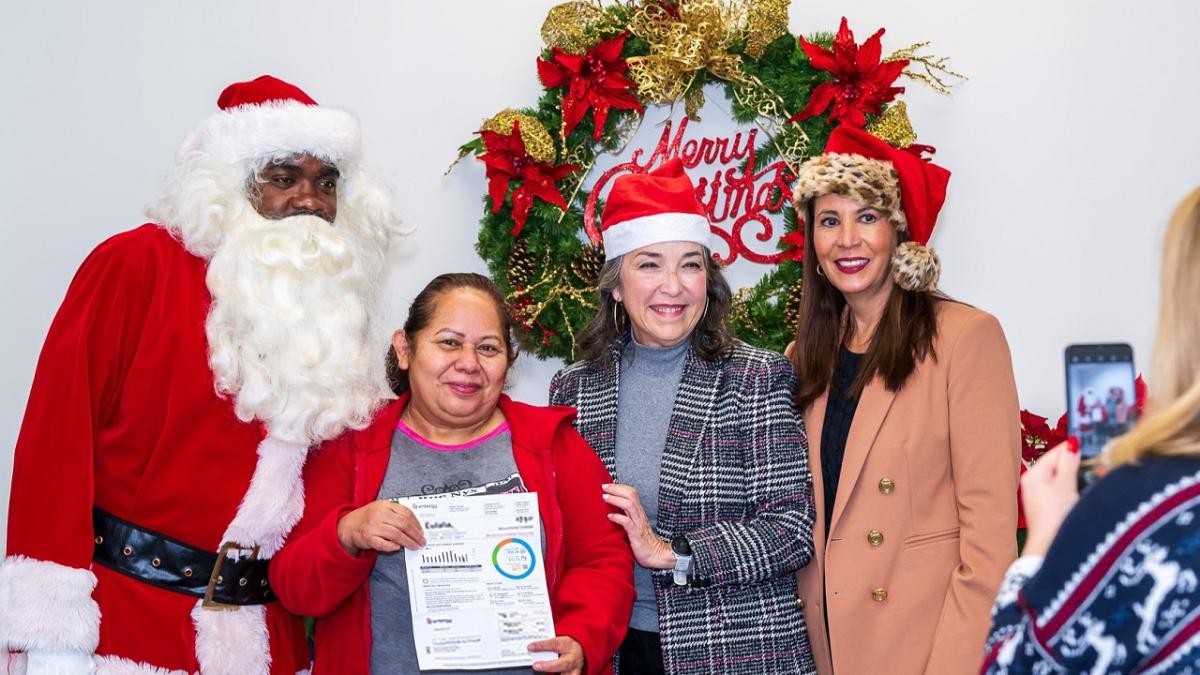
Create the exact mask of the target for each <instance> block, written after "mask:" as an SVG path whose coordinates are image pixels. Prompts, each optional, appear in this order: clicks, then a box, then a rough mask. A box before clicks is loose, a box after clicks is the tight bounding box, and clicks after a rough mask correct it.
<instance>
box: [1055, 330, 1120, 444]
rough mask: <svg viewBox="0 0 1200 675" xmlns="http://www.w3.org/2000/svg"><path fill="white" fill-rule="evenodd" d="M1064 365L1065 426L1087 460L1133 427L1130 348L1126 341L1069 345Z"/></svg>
mask: <svg viewBox="0 0 1200 675" xmlns="http://www.w3.org/2000/svg"><path fill="white" fill-rule="evenodd" d="M1066 366H1067V422H1068V423H1067V427H1068V430H1069V432H1070V433H1071V434H1074V435H1075V437H1076V438H1078V439H1079V454H1080V456H1082V457H1083V458H1084V459H1085V460H1086V459H1089V458H1092V457H1096V456H1097V455H1099V454H1100V453H1101V452H1102V451H1103V450H1104V446H1105V444H1107V443H1108V441H1109V440H1111V439H1113V438H1115V437H1117V436H1120V435H1121V434H1123V433H1125V432H1126V431H1129V429H1130V428H1132V426H1133V423H1134V421H1135V420H1134V417H1135V410H1136V404H1137V401H1136V400H1135V392H1136V389H1135V387H1134V379H1135V375H1134V368H1133V349H1132V348H1131V347H1130V346H1129V345H1127V344H1107V345H1071V346H1070V347H1067V351H1066Z"/></svg>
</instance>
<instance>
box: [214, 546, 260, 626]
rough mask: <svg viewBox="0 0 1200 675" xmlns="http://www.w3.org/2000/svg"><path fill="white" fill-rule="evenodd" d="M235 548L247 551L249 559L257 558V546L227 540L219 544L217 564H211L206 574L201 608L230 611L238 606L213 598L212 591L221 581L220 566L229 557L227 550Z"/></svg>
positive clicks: (221, 566) (239, 550)
mask: <svg viewBox="0 0 1200 675" xmlns="http://www.w3.org/2000/svg"><path fill="white" fill-rule="evenodd" d="M233 550H237V551H238V552H239V553H240V552H242V551H248V552H249V553H250V560H258V547H257V546H253V547H251V546H242V545H241V544H239V543H237V542H235V541H227V542H225V543H224V544H221V550H220V551H217V564H215V565H213V571H212V574H210V575H209V576H208V588H206V589H205V590H204V601H203V602H202V603H200V607H201V608H202V609H211V610H215V611H219V612H230V611H233V610H235V609H237V608H238V605H227V604H225V603H223V602H217V601H216V600H213V592H214V591H215V590H216V587H217V584H219V583H221V581H222V579H221V568H223V567H224V566H225V561H226V560H228V559H229V552H230V551H233Z"/></svg>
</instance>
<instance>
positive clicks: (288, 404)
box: [205, 209, 386, 445]
mask: <svg viewBox="0 0 1200 675" xmlns="http://www.w3.org/2000/svg"><path fill="white" fill-rule="evenodd" d="M238 221H239V222H236V223H231V224H230V226H229V227H228V229H227V230H226V234H225V237H224V241H223V242H222V243H221V246H220V247H219V248H218V250H217V251H216V253H215V254H214V255H213V257H212V259H211V260H210V262H209V266H208V276H207V278H206V281H207V285H208V289H209V291H210V293H211V294H212V297H213V305H212V309H211V311H210V312H209V315H208V319H207V321H206V324H205V328H206V332H207V336H208V344H209V365H210V367H211V368H212V371H213V376H214V382H215V384H216V387H217V390H218V391H219V392H221V393H223V394H227V395H229V396H232V397H233V398H234V408H235V411H236V413H237V415H238V417H239V418H240V419H242V420H246V421H249V420H251V419H258V420H261V421H263V422H264V423H265V424H266V425H267V429H268V431H269V432H270V434H271V435H272V436H273V437H275V438H278V439H280V440H283V441H287V442H290V443H298V444H302V445H311V444H314V443H318V442H320V441H322V440H326V439H329V438H333V437H334V436H337V435H338V434H339V433H341V432H342V431H343V430H345V429H346V428H347V427H350V428H361V427H363V426H365V425H366V423H367V422H368V421H369V420H370V416H371V413H372V411H373V409H374V406H375V404H376V402H377V401H378V399H379V395H380V392H379V390H378V388H377V384H376V383H377V381H378V380H377V379H376V377H375V369H376V367H377V366H378V363H377V362H381V361H382V359H381V358H380V357H379V355H378V354H375V353H373V352H372V351H371V350H370V349H369V346H368V337H369V325H368V315H367V308H368V306H369V304H370V303H371V301H372V300H373V299H374V296H375V293H374V290H375V289H374V285H375V284H374V280H375V278H376V276H377V272H378V270H379V269H380V268H381V267H382V263H383V258H384V254H385V247H386V243H385V240H384V241H380V240H376V239H375V238H373V237H371V236H370V235H368V234H363V233H362V232H360V231H358V230H356V228H354V227H351V226H347V225H343V224H341V223H338V224H335V225H331V224H330V223H328V222H326V221H325V220H323V219H321V218H318V217H316V216H294V217H290V218H285V219H282V220H268V219H266V218H263V217H262V216H260V215H259V214H258V213H257V212H255V211H253V210H251V209H245V210H243V211H242V213H241V214H240V215H239V218H238Z"/></svg>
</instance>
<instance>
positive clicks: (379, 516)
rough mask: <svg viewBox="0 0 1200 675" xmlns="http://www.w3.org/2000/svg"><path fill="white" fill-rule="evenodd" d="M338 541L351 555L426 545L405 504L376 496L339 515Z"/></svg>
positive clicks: (422, 533) (411, 513)
mask: <svg viewBox="0 0 1200 675" xmlns="http://www.w3.org/2000/svg"><path fill="white" fill-rule="evenodd" d="M337 535H338V541H340V542H341V543H342V548H344V549H346V552H347V553H349V554H350V555H358V552H359V551H366V550H373V551H381V552H383V553H393V552H395V551H399V550H400V549H401V548H407V549H412V550H416V549H418V548H421V547H422V546H424V545H425V532H424V531H423V530H422V529H421V523H419V522H417V517H416V516H414V515H413V512H412V511H410V510H408V507H406V506H401V505H400V504H397V503H395V502H389V501H385V500H382V499H380V500H378V501H374V502H371V503H370V504H367V505H366V506H362V507H359V508H357V509H355V510H353V511H351V512H350V513H347V514H346V515H344V516H342V518H341V520H339V521H338V524H337Z"/></svg>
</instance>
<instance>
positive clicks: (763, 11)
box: [745, 0, 792, 61]
mask: <svg viewBox="0 0 1200 675" xmlns="http://www.w3.org/2000/svg"><path fill="white" fill-rule="evenodd" d="M790 4H792V3H791V0H748V2H747V3H746V5H747V7H746V9H745V13H746V56H749V57H750V58H752V59H754V60H755V61H757V60H758V59H760V58H762V55H763V52H764V51H765V50H766V49H767V45H769V44H771V43H772V42H774V41H775V40H776V39H777V38H779V37H780V36H783V35H787V32H788V5H790Z"/></svg>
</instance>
